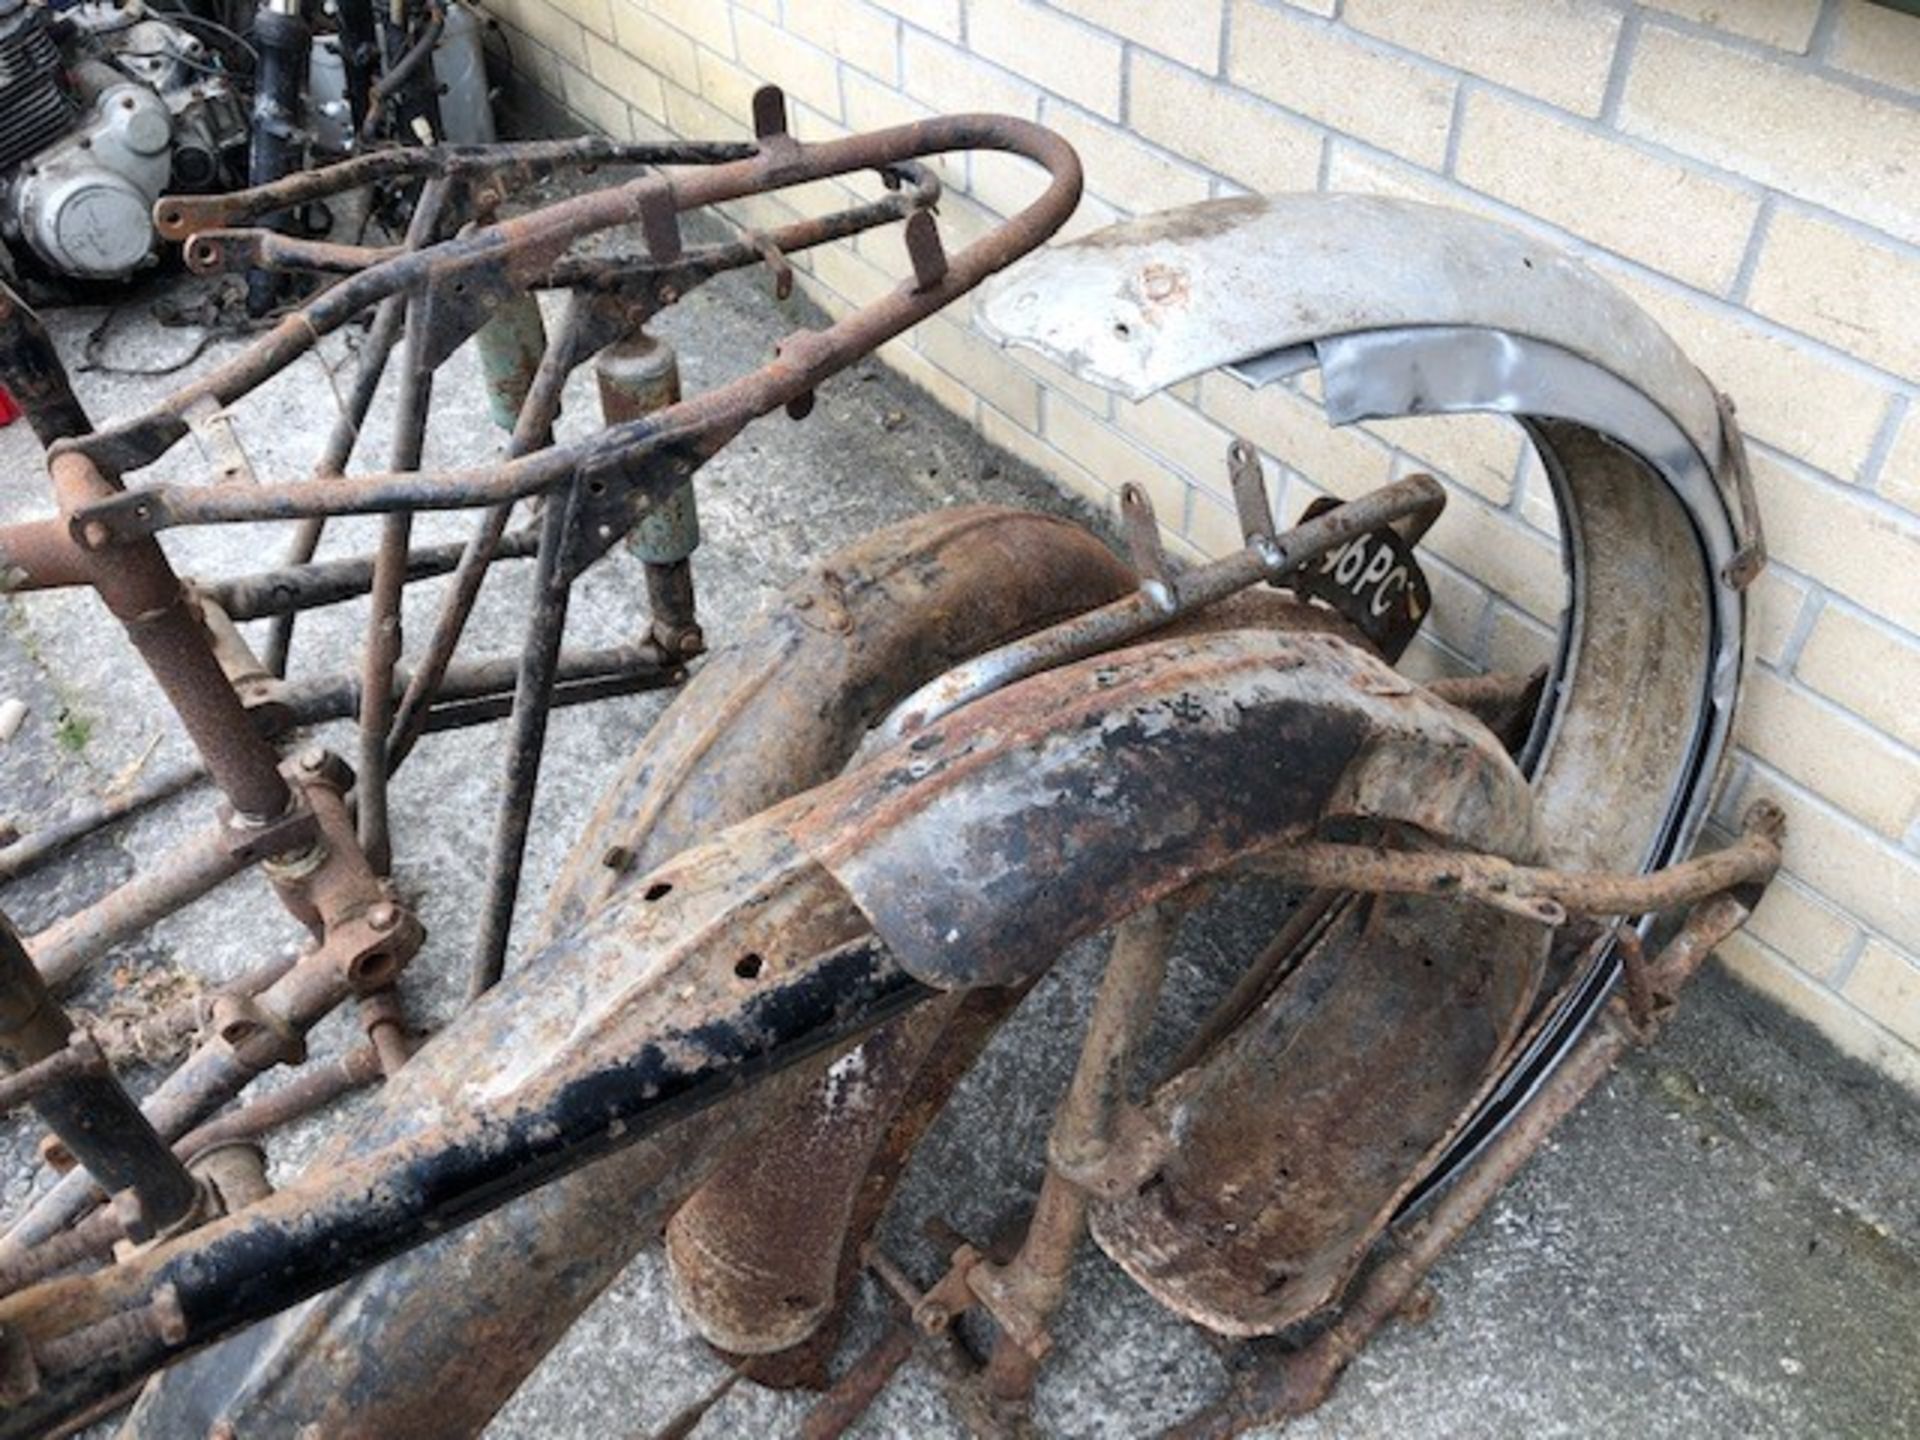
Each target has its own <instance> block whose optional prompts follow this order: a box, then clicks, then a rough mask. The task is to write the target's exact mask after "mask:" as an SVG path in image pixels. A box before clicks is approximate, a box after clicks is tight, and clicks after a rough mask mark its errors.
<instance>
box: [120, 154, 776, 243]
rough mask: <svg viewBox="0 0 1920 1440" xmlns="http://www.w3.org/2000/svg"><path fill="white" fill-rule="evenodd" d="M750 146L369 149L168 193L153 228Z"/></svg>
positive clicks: (215, 223)
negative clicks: (237, 181)
mask: <svg viewBox="0 0 1920 1440" xmlns="http://www.w3.org/2000/svg"><path fill="white" fill-rule="evenodd" d="M754 149H755V147H754V146H753V145H752V144H751V143H749V142H745V141H668V142H664V143H653V142H640V143H629V142H626V141H619V140H612V139H608V138H606V137H604V136H599V135H590V136H582V137H579V138H577V139H567V140H525V141H515V142H510V143H506V144H498V145H432V146H426V147H405V148H393V149H384V150H375V151H372V152H370V153H368V154H365V155H360V156H356V157H354V158H353V159H351V160H343V161H341V162H340V163H338V164H336V165H329V166H326V167H324V168H322V169H318V170H303V171H300V172H299V173H297V174H293V175H289V176H286V177H285V178H284V179H281V180H276V181H274V182H272V183H271V184H268V185H261V186H255V187H253V188H252V189H248V190H232V191H228V192H226V193H224V194H220V195H169V196H167V197H166V198H165V199H163V200H162V201H161V203H160V204H159V205H158V206H156V207H155V211H154V228H155V229H157V230H158V231H159V232H160V234H161V236H162V238H164V239H167V240H175V241H179V240H185V239H186V238H187V237H188V236H190V235H193V234H196V233H198V232H199V231H201V230H209V229H214V228H216V227H219V226H223V225H231V224H234V223H236V222H239V221H243V220H254V219H258V218H260V217H261V216H264V215H270V214H272V213H273V212H274V211H276V210H286V209H291V208H293V207H295V206H298V205H305V204H309V203H311V202H312V201H315V200H324V199H326V198H327V197H328V196H331V195H340V194H343V193H345V192H346V191H348V190H357V189H359V188H361V187H362V186H365V185H371V184H373V183H374V182H376V181H380V180H399V179H408V178H416V179H424V178H430V177H443V178H448V179H451V178H457V177H472V178H476V179H478V178H481V177H491V178H492V179H493V180H494V183H496V184H502V185H506V184H512V183H515V182H518V183H521V184H524V183H525V182H527V181H531V180H535V179H538V178H540V177H542V176H544V175H550V174H553V173H554V172H556V171H559V170H566V169H589V168H592V167H595V166H601V165H711V164H716V163H720V162H723V161H737V160H745V159H748V158H750V157H751V156H752V155H753V153H754Z"/></svg>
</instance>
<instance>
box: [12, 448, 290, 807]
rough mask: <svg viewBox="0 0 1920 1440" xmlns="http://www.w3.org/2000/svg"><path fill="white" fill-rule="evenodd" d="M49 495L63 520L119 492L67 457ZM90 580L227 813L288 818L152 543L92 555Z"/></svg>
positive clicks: (57, 460) (281, 787)
mask: <svg viewBox="0 0 1920 1440" xmlns="http://www.w3.org/2000/svg"><path fill="white" fill-rule="evenodd" d="M50 469H51V471H52V475H53V486H54V493H55V495H56V497H57V498H58V499H59V501H60V508H61V509H62V511H63V512H66V513H68V514H71V513H73V512H74V511H75V510H78V509H80V508H83V507H84V506H85V505H87V504H88V503H89V502H90V501H95V500H99V499H103V498H107V497H110V496H113V495H115V494H118V493H120V492H119V490H118V489H117V487H116V486H115V484H114V483H113V482H112V481H110V480H108V479H107V478H106V477H105V476H104V475H103V474H102V473H101V472H100V471H99V470H98V469H97V468H95V466H94V465H93V464H92V462H90V461H89V460H88V459H87V458H86V456H85V455H82V454H80V453H79V452H77V451H73V450H65V451H61V452H60V453H57V454H55V455H54V456H53V457H52V460H51V462H50ZM89 578H90V580H91V581H92V583H93V585H94V588H95V589H96V590H97V591H98V592H99V594H100V598H101V599H103V600H104V601H106V603H107V608H108V609H109V610H111V611H112V612H113V613H114V615H116V616H117V617H118V618H119V619H120V621H121V623H122V624H123V625H125V626H126V628H127V634H128V636H129V637H130V638H131V639H132V641H133V644H134V647H135V648H136V649H137V650H139V652H140V656H141V659H143V660H144V661H145V662H146V664H147V668H148V669H149V670H151V671H152V672H153V677H154V679H155V680H157V681H158V682H159V683H160V687H161V689H163V690H165V691H166V692H167V698H168V700H169V701H170V702H171V703H172V705H173V708H174V712H175V713H176V714H177V715H178V716H179V717H180V723H181V725H182V726H184V727H185V729H186V731H187V734H188V735H189V736H191V737H192V739H193V743H194V747H195V748H196V749H197V750H199V752H200V757H201V759H202V760H203V761H205V763H206V766H207V773H208V774H210V775H211V776H212V777H213V780H214V783H215V784H217V785H218V786H219V787H220V788H221V789H222V790H223V791H225V792H226V795H227V798H228V799H229V800H231V801H232V802H233V807H234V809H236V810H237V811H239V812H240V813H241V814H242V815H245V816H248V817H250V818H252V819H256V820H274V819H278V818H279V817H280V816H281V815H283V814H285V813H286V810H287V807H288V805H289V804H291V803H292V799H293V795H292V792H291V791H290V790H289V789H288V788H287V782H286V780H285V779H284V778H283V777H282V776H281V774H280V768H279V761H278V758H277V757H276V756H275V755H274V753H273V750H272V747H270V746H269V745H267V744H266V742H265V741H263V740H261V739H260V738H259V737H258V736H256V735H255V734H254V733H253V727H252V725H251V724H249V723H248V720H247V714H246V710H245V708H244V707H243V706H242V705H241V703H240V697H239V696H238V695H236V694H235V693H234V690H233V687H232V686H231V685H229V684H228V683H227V677H226V675H225V674H224V673H223V672H222V671H221V669H220V664H219V662H218V661H217V660H215V659H214V656H213V650H212V648H211V646H210V645H209V644H208V643H207V637H206V633H205V631H204V630H202V629H201V626H200V621H199V617H198V616H197V615H196V614H195V613H194V610H193V607H192V605H191V604H190V603H189V602H188V599H187V595H186V591H185V590H184V589H183V588H182V586H181V584H180V581H179V579H178V578H177V577H176V576H175V575H174V573H173V567H172V566H171V565H169V564H168V563H167V558H166V556H165V555H164V554H162V553H161V550H160V547H159V546H158V545H157V544H153V543H151V542H148V543H144V544H138V545H130V546H125V547H121V548H118V549H116V550H115V551H114V552H113V554H111V555H108V556H96V557H95V563H94V564H93V565H92V566H91V567H90V575H89Z"/></svg>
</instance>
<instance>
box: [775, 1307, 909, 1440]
mask: <svg viewBox="0 0 1920 1440" xmlns="http://www.w3.org/2000/svg"><path fill="white" fill-rule="evenodd" d="M917 1339H918V1336H917V1334H916V1332H915V1330H914V1328H913V1326H912V1325H910V1324H908V1323H907V1321H905V1320H904V1319H895V1320H894V1321H893V1322H892V1323H891V1324H890V1325H888V1326H887V1328H886V1331H885V1332H884V1333H883V1334H882V1335H881V1336H880V1339H879V1341H878V1342H877V1343H876V1344H874V1345H873V1346H872V1347H871V1348H870V1349H868V1350H867V1351H866V1352H865V1353H864V1354H863V1355H861V1357H860V1358H859V1359H858V1360H856V1361H854V1362H853V1364H852V1365H851V1366H850V1367H849V1368H848V1370H847V1373H846V1374H844V1375H842V1376H841V1377H840V1378H839V1379H838V1380H836V1381H835V1382H834V1385H833V1388H832V1389H831V1390H829V1391H827V1393H826V1394H825V1395H822V1396H821V1397H820V1400H819V1403H818V1404H816V1405H815V1406H814V1407H813V1408H812V1409H811V1410H809V1411H808V1412H807V1415H806V1418H805V1419H804V1420H802V1421H801V1422H800V1440H840V1437H841V1436H842V1435H844V1434H846V1433H847V1431H849V1430H851V1429H852V1428H853V1427H854V1426H855V1425H857V1424H859V1423H860V1419H861V1417H862V1416H864V1415H865V1414H866V1413H867V1411H868V1410H869V1409H871V1408H872V1407H873V1402H874V1401H875V1400H876V1399H877V1398H879V1395H880V1392H881V1391H882V1390H884V1389H886V1388H887V1382H888V1381H889V1380H891V1379H893V1377H894V1375H895V1374H896V1373H898V1371H899V1369H900V1367H901V1366H902V1365H904V1364H906V1363H907V1361H908V1359H909V1358H911V1356H912V1355H913V1347H914V1344H915V1342H916V1340H917Z"/></svg>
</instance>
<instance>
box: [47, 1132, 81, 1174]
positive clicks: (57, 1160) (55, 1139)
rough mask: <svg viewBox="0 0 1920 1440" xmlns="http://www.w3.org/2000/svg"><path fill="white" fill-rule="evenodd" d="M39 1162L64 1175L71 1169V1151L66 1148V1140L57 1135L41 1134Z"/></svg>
mask: <svg viewBox="0 0 1920 1440" xmlns="http://www.w3.org/2000/svg"><path fill="white" fill-rule="evenodd" d="M40 1163H41V1164H42V1165H45V1166H46V1167H47V1168H48V1169H49V1170H51V1171H53V1172H54V1173H55V1174H57V1175H64V1174H66V1173H67V1172H68V1171H69V1170H71V1169H73V1165H74V1160H73V1152H72V1151H71V1150H69V1149H67V1145H66V1142H65V1141H64V1140H62V1139H61V1138H60V1137H59V1136H58V1135H42V1136H41V1137H40Z"/></svg>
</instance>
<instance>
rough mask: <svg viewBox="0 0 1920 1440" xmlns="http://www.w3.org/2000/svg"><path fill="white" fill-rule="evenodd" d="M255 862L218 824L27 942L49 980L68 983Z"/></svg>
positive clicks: (60, 984)
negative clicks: (115, 948)
mask: <svg viewBox="0 0 1920 1440" xmlns="http://www.w3.org/2000/svg"><path fill="white" fill-rule="evenodd" d="M252 863H253V857H251V856H250V855H248V854H247V852H246V850H245V848H244V847H243V846H240V845H238V844H236V843H235V842H234V837H233V836H232V835H231V834H230V833H229V832H228V829H227V827H226V826H225V825H214V826H212V827H211V828H209V829H206V830H202V831H200V832H199V833H197V834H195V835H193V836H192V837H190V838H189V839H188V840H186V841H185V842H184V843H182V844H181V845H179V846H177V847H175V848H174V849H173V850H171V851H169V852H168V853H167V854H166V855H164V856H162V857H161V858H160V860H159V861H158V862H157V863H155V864H153V865H150V866H147V867H145V868H143V869H142V870H141V871H140V872H139V873H138V874H136V875H135V876H134V878H133V879H131V880H129V881H128V882H127V883H126V884H124V885H122V886H120V887H119V888H118V889H115V890H111V891H109V892H108V893H107V894H105V895H103V896H102V897H101V898H100V899H98V900H96V901H94V902H93V904H91V905H89V906H87V907H86V908H85V909H83V910H79V911H76V912H75V913H74V914H72V915H69V916H67V917H66V918H65V919H63V920H59V921H56V922H55V923H54V924H52V925H50V926H48V927H47V928H46V929H45V930H42V931H41V932H40V933H39V934H37V935H35V936H34V937H33V938H32V939H30V940H29V941H28V942H27V948H28V949H29V950H30V951H31V952H32V953H33V960H34V964H35V965H37V966H38V967H39V969H40V973H41V974H42V975H43V976H45V977H46V981H47V984H49V985H51V986H54V987H56V988H57V987H59V986H62V985H66V984H68V983H69V982H71V981H72V980H73V979H74V977H75V976H77V975H78V974H79V973H80V972H81V971H82V970H83V969H85V968H86V967H87V966H88V965H90V964H92V963H93V962H94V961H95V960H97V959H99V958H100V957H101V956H102V955H104V954H106V953H107V951H109V950H111V949H112V948H113V947H114V946H115V945H118V944H119V943H120V942H121V941H123V940H126V939H129V938H131V937H132V936H135V935H138V934H140V933H141V932H143V931H144V930H146V929H147V927H148V926H150V925H152V924H153V923H154V922H156V921H158V920H161V919H164V918H165V917H166V916H168V915H171V914H172V913H173V912H174V911H176V910H178V909H180V908H181V907H182V906H185V905H190V904H192V903H193V902H194V901H195V900H198V899H199V898H200V897H201V896H202V895H205V894H208V893H209V892H211V891H212V890H213V889H214V888H215V887H216V886H218V885H221V884H223V883H224V882H226V881H228V880H231V879H232V878H233V877H234V876H235V875H238V874H239V873H240V872H241V871H243V870H245V869H247V868H248V866H249V865H251V864H252Z"/></svg>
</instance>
